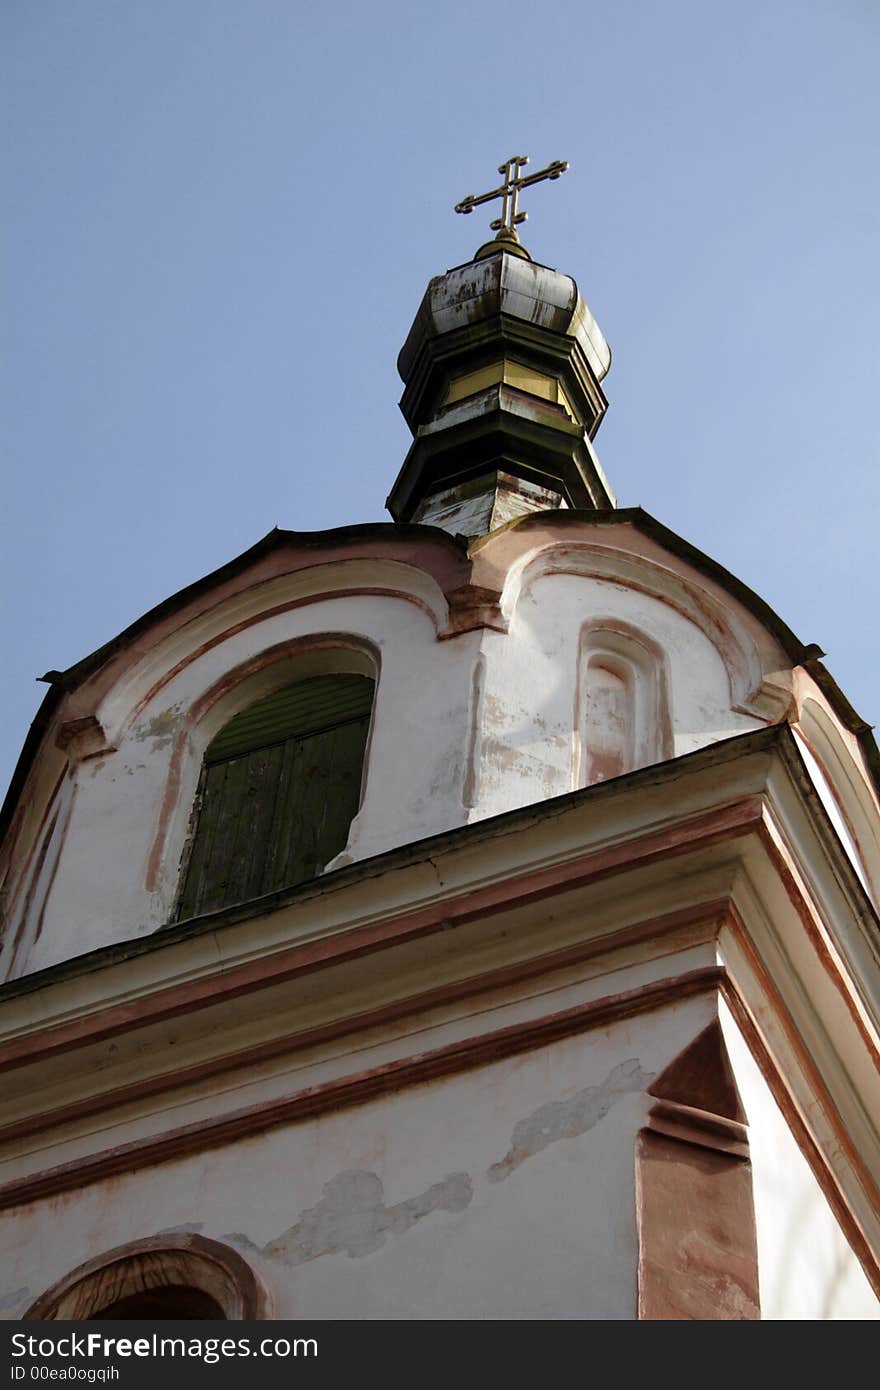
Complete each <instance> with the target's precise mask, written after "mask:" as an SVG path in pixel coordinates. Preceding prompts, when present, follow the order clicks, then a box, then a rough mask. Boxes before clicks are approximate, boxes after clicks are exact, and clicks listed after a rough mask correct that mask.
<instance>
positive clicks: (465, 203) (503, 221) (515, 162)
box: [455, 154, 568, 232]
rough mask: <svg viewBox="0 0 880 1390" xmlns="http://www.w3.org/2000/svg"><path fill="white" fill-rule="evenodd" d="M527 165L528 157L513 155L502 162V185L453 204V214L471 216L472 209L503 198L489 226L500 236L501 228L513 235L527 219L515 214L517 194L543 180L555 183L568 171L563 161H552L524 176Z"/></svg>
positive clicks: (523, 214)
mask: <svg viewBox="0 0 880 1390" xmlns="http://www.w3.org/2000/svg"><path fill="white" fill-rule="evenodd" d="M528 162H529V157H528V155H527V154H515V155H513V156H512V158H510V159H508V160H505V162H504V163H503V164H499V165H498V172H499V174H503V175H504V181H503V183H500V184H499V185H498V187H497V188H493V189H492V191H491V193H481V194H480V195H479V196H478V197H477V196H475V195H474V194H473V193H469V194H468V196H467V197H466V198H463V199H462V200H461V202H460V203H456V205H455V211H456V212H473V210H474V208H476V207H479V205H480V203H488V202H491V200H492V199H493V198H502V199H503V203H502V208H501V216H500V217H496V219H495V221H494V222H490V223H489V226H490V227H491V228H492V231H493V232H500V231H501V229H502V228H507V230H508V231H511V232H513V231H515V230H516V226H517V223H518V222H525V220H526V218H527V217H528V213H527V212H519V211H518V207H517V204H518V201H519V191H520V189H521V188H528V187H529V185H530V184H533V183H541V182H543V180H544V179H558V178H559V177H560V175H561V174H564V173H565V171H566V169H567V168H568V161H567V160H564V159H554V161H553V163H552V164H548V165H547V168H546V169H539V170H538V172H537V174H526V175H525V176H523V174H522V170H523V169H524V168H525V166H526V165H527V164H528Z"/></svg>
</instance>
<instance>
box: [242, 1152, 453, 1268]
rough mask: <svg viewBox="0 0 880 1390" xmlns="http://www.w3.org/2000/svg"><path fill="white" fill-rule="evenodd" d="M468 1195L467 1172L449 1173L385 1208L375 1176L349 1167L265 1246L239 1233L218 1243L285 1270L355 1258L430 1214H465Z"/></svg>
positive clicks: (378, 1180) (383, 1194) (378, 1246)
mask: <svg viewBox="0 0 880 1390" xmlns="http://www.w3.org/2000/svg"><path fill="white" fill-rule="evenodd" d="M472 1197H473V1185H472V1183H471V1180H470V1177H469V1176H468V1174H467V1173H449V1174H447V1176H446V1177H445V1178H444V1179H443V1180H442V1182H435V1183H434V1184H433V1186H432V1187H429V1188H428V1189H427V1191H425V1192H421V1193H419V1195H418V1196H417V1197H410V1198H409V1200H408V1201H405V1202H398V1203H397V1204H396V1206H393V1207H389V1206H386V1205H385V1189H384V1187H383V1185H382V1179H381V1178H380V1177H378V1176H377V1175H376V1174H375V1173H368V1172H365V1171H364V1170H363V1169H348V1170H347V1171H345V1172H342V1173H337V1174H336V1176H335V1177H332V1178H331V1179H330V1180H329V1182H326V1183H325V1184H324V1189H323V1195H322V1197H321V1200H320V1201H319V1202H318V1203H317V1204H316V1205H315V1206H313V1207H308V1208H307V1209H306V1210H305V1211H304V1212H303V1213H302V1215H301V1216H300V1219H299V1221H297V1223H296V1225H295V1226H291V1227H290V1228H289V1229H288V1230H286V1231H283V1232H282V1233H281V1235H280V1236H277V1237H276V1238H275V1239H274V1240H270V1241H269V1242H268V1243H267V1244H266V1245H262V1246H258V1245H255V1244H254V1242H253V1241H252V1240H250V1239H249V1238H248V1237H247V1236H243V1235H241V1234H239V1233H231V1234H229V1235H226V1236H224V1237H223V1239H224V1240H228V1241H230V1242H234V1243H235V1244H237V1245H239V1246H244V1247H246V1248H248V1249H250V1250H254V1251H256V1252H257V1253H259V1254H260V1255H264V1256H267V1257H268V1258H269V1259H273V1260H280V1261H282V1263H284V1264H286V1265H288V1266H289V1267H293V1266H295V1265H302V1264H307V1263H308V1262H309V1261H310V1260H318V1259H320V1258H321V1256H322V1255H338V1254H341V1253H343V1252H344V1253H345V1254H347V1255H349V1256H350V1257H351V1258H352V1259H355V1258H357V1257H358V1256H361V1255H371V1254H373V1252H374V1251H376V1250H381V1248H382V1246H383V1245H384V1244H385V1241H386V1240H387V1238H388V1236H390V1235H401V1234H402V1233H403V1232H404V1231H408V1230H409V1228H410V1227H411V1226H414V1225H415V1224H416V1222H417V1221H421V1220H422V1218H423V1217H425V1216H429V1215H430V1214H431V1212H434V1211H449V1212H458V1211H464V1209H465V1208H466V1207H468V1206H469V1205H470V1202H471V1198H472Z"/></svg>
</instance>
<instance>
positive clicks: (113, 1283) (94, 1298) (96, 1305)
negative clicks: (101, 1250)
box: [24, 1233, 272, 1322]
mask: <svg viewBox="0 0 880 1390" xmlns="http://www.w3.org/2000/svg"><path fill="white" fill-rule="evenodd" d="M271 1313H272V1309H271V1302H270V1299H269V1296H268V1293H267V1291H266V1289H265V1288H264V1286H263V1284H262V1283H261V1281H260V1280H259V1278H258V1277H257V1275H256V1273H255V1272H254V1270H253V1269H251V1267H250V1265H248V1264H247V1262H246V1261H245V1260H243V1259H242V1257H241V1255H239V1254H238V1252H237V1251H235V1250H232V1249H230V1247H229V1246H227V1245H224V1244H222V1243H221V1242H220V1241H217V1240H209V1239H208V1238H207V1237H205V1236H199V1235H192V1234H189V1233H184V1234H181V1235H168V1236H152V1237H150V1238H149V1239H147V1240H139V1241H135V1242H133V1243H132V1244H130V1245H122V1246H119V1247H118V1248H117V1249H115V1250H109V1251H107V1253H106V1254H104V1255H100V1256H99V1257H98V1258H97V1259H95V1260H89V1261H88V1262H87V1263H86V1264H84V1265H80V1266H79V1268H78V1269H75V1270H73V1271H72V1273H70V1274H68V1275H67V1276H66V1277H65V1278H64V1279H61V1280H60V1281H59V1282H58V1283H57V1284H54V1285H53V1286H52V1288H51V1289H48V1290H47V1291H46V1293H44V1294H43V1295H42V1297H40V1298H38V1299H37V1301H36V1303H33V1304H32V1305H31V1307H30V1308H29V1309H28V1311H27V1312H26V1313H25V1314H24V1318H25V1320H27V1321H31V1320H33V1321H39V1322H59V1321H60V1322H70V1321H74V1322H77V1321H85V1320H89V1321H91V1320H100V1321H101V1322H105V1321H113V1320H115V1319H131V1320H134V1319H137V1320H141V1319H143V1320H144V1321H148V1320H152V1321H155V1320H156V1319H161V1318H187V1319H196V1318H210V1319H211V1320H219V1319H221V1318H227V1319H231V1320H234V1321H245V1322H247V1321H252V1320H258V1319H262V1318H267V1317H271Z"/></svg>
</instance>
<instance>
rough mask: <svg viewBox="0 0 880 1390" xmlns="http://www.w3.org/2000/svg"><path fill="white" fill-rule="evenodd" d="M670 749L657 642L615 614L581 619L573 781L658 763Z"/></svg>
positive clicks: (664, 674) (664, 673)
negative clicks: (585, 619) (586, 619)
mask: <svg viewBox="0 0 880 1390" xmlns="http://www.w3.org/2000/svg"><path fill="white" fill-rule="evenodd" d="M673 751H674V749H673V738H672V719H671V716H670V709H669V673H668V663H667V660H666V654H665V652H664V651H663V649H662V647H661V646H660V645H659V643H657V642H655V641H654V639H653V638H652V637H649V636H648V635H647V633H644V632H642V631H641V630H640V629H638V628H636V627H633V626H632V625H631V624H630V623H626V622H623V621H622V620H621V619H618V618H613V617H607V618H602V617H597V618H590V619H588V621H587V622H585V623H584V624H583V626H582V627H581V631H580V638H579V641H578V664H577V682H576V685H575V707H574V741H573V769H572V771H573V786H574V787H575V788H577V787H585V786H589V785H591V784H593V783H595V782H601V781H604V780H605V779H606V778H608V777H617V776H620V775H622V774H623V773H626V772H633V771H635V769H636V768H639V767H648V766H650V765H651V764H652V763H658V762H663V761H664V760H665V759H666V758H671V757H672V754H673Z"/></svg>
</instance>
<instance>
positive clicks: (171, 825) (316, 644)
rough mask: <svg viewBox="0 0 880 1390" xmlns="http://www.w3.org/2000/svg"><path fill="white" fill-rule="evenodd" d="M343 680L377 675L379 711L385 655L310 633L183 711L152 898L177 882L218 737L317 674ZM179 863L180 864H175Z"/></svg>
mask: <svg viewBox="0 0 880 1390" xmlns="http://www.w3.org/2000/svg"><path fill="white" fill-rule="evenodd" d="M343 674H353V675H364V676H369V677H370V679H371V680H373V681H374V682H375V686H376V694H375V696H374V701H373V709H374V712H375V704H376V699H377V698H378V692H379V679H380V675H381V656H380V653H379V649H378V647H376V646H374V644H373V643H372V642H368V641H367V640H366V639H365V638H363V637H360V636H358V635H357V634H353V633H344V632H323V633H318V634H314V635H312V634H310V635H307V636H304V637H295V638H291V639H290V641H287V642H280V643H277V644H275V645H273V646H271V647H266V648H265V649H264V650H263V651H261V652H256V653H254V655H253V656H250V657H248V658H247V660H245V661H243V662H241V663H240V664H239V665H238V666H235V667H233V668H232V670H230V671H226V672H224V674H223V675H222V676H221V677H220V678H219V679H218V680H216V681H214V682H213V684H212V685H210V686H209V687H208V688H207V689H206V690H204V691H203V692H202V693H201V694H200V695H199V696H198V697H197V698H196V700H195V701H194V702H193V704H192V705H191V706H190V708H189V709H188V710H185V711H183V712H182V716H181V721H180V726H179V728H178V730H177V732H176V734H175V736H174V743H173V747H172V752H171V759H170V763H169V769H168V778H167V781H166V784H165V794H164V796H163V799H162V805H161V807H160V810H159V818H158V823H157V826H156V832H155V835H154V837H153V842H152V845H151V848H150V852H149V856H148V858H147V865H146V873H145V883H144V886H145V888H146V890H147V892H149V893H154V892H156V891H157V890H158V888H159V887H160V884H161V882H162V881H163V879H168V880H169V881H170V879H171V878H173V879H174V880H175V881H176V877H177V866H178V859H179V854H177V855H175V854H174V847H175V846H177V847H178V848H179V847H181V846H182V845H183V844H184V841H185V839H186V828H187V824H188V822H189V816H190V811H191V806H192V800H193V797H194V796H195V793H196V785H197V783H198V778H199V773H200V770H201V766H202V759H203V757H204V754H205V750H206V749H207V747H208V745H209V743H210V742H211V740H212V739H213V738H214V736H215V734H216V733H218V732H219V730H220V729H222V728H223V726H224V725H225V724H227V723H228V722H229V720H230V719H232V718H234V716H235V715H236V714H238V713H239V712H240V711H241V710H244V709H246V708H247V707H248V705H250V704H252V703H253V702H254V701H256V700H259V699H262V698H263V697H264V696H267V695H273V694H274V693H275V692H276V691H278V690H282V689H284V687H285V686H287V685H291V684H293V683H294V682H295V681H299V680H307V679H308V678H309V677H310V676H319V675H343ZM374 722H375V720H373V721H371V724H370V731H369V734H368V736H367V746H366V752H365V754H364V768H363V784H364V785H365V784H366V780H367V776H368V771H369V765H370V752H371V747H372V739H373V727H374ZM361 799H363V786H362V791H361ZM172 857H173V859H174V862H173V863H171V862H170V859H171V858H172Z"/></svg>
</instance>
